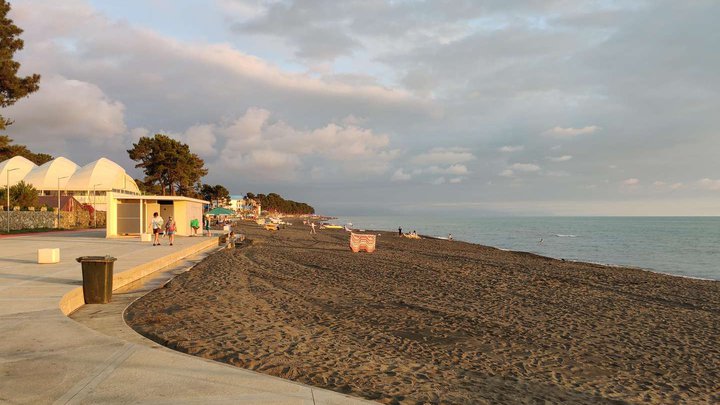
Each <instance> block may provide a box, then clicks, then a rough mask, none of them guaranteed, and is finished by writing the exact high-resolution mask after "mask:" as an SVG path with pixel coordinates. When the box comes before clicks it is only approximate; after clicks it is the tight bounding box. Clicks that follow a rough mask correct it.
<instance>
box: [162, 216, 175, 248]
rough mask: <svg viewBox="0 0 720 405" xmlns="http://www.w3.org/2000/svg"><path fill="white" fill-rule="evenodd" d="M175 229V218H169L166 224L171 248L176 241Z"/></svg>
mask: <svg viewBox="0 0 720 405" xmlns="http://www.w3.org/2000/svg"><path fill="white" fill-rule="evenodd" d="M175 229H176V226H175V220H174V219H173V217H168V220H167V223H166V224H165V233H167V234H168V237H169V238H170V246H172V245H173V242H174V241H175Z"/></svg>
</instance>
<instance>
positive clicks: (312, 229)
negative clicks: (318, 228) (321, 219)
mask: <svg viewBox="0 0 720 405" xmlns="http://www.w3.org/2000/svg"><path fill="white" fill-rule="evenodd" d="M314 233H317V232H315V222H311V223H310V234H311V235H312V234H314Z"/></svg>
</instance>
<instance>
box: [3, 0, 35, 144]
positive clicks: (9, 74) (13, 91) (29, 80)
mask: <svg viewBox="0 0 720 405" xmlns="http://www.w3.org/2000/svg"><path fill="white" fill-rule="evenodd" d="M8 12H10V3H8V2H7V1H5V0H0V108H5V107H8V106H11V105H13V104H15V102H16V101H18V100H19V99H21V98H23V97H27V96H28V95H29V94H30V93H33V92H35V91H37V90H38V89H39V88H40V86H39V85H38V83H39V82H40V75H38V74H32V75H30V76H26V77H18V76H17V73H18V69H20V63H18V62H16V61H15V60H13V57H14V56H15V52H17V51H19V50H21V49H23V46H24V45H25V44H24V42H23V40H22V39H20V38H19V36H20V34H22V32H23V30H22V29H20V27H18V26H17V25H15V24H14V23H13V20H11V19H9V18H8ZM12 122H13V121H12V120H11V119H8V118H5V117H3V116H2V115H0V130H4V129H5V128H6V127H7V126H8V125H10V124H12Z"/></svg>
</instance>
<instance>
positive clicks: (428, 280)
mask: <svg viewBox="0 0 720 405" xmlns="http://www.w3.org/2000/svg"><path fill="white" fill-rule="evenodd" d="M238 231H239V232H241V233H244V234H246V235H247V237H248V239H249V242H248V243H245V244H244V245H243V246H241V247H238V248H236V249H232V250H224V251H222V252H219V253H217V254H215V255H212V256H210V257H208V258H207V259H205V260H204V261H203V262H202V263H200V264H199V265H197V266H196V267H195V268H194V269H193V270H192V271H189V272H187V273H184V274H182V275H180V276H178V277H177V278H175V279H174V280H172V281H171V282H170V283H169V284H167V285H166V286H165V287H164V288H161V289H158V290H156V291H153V292H151V293H150V294H148V295H147V296H145V297H144V298H142V299H140V300H139V301H137V302H136V303H134V304H133V305H132V306H131V307H130V308H129V309H128V311H127V312H126V314H125V316H126V320H127V322H128V324H130V325H131V326H132V327H133V328H135V329H136V330H137V331H138V332H140V333H142V334H143V335H145V336H147V337H149V338H151V339H153V340H155V341H157V342H159V343H161V344H164V345H167V346H169V347H171V348H174V349H176V350H179V351H182V352H186V353H189V354H193V355H197V356H202V357H206V358H209V359H214V360H217V361H222V362H226V363H229V364H232V365H236V366H238V367H243V368H248V369H251V370H256V371H258V372H261V373H266V374H271V375H274V376H279V377H282V378H287V379H291V380H295V381H299V382H302V383H307V384H310V385H314V386H318V387H323V388H328V389H332V390H336V391H340V392H343V393H348V394H351V395H356V396H360V397H365V398H368V399H372V400H376V401H379V402H382V403H403V404H417V403H458V404H485V403H487V404H496V403H501V404H516V403H520V404H525V403H527V404H535V403H559V402H563V403H583V404H598V403H599V404H602V403H703V404H704V403H718V402H720V282H713V281H703V280H694V279H687V278H679V277H671V276H666V275H661V274H655V273H651V272H647V271H642V270H637V269H625V268H614V267H605V266H600V265H594V264H587V263H577V262H569V261H562V260H555V259H549V258H544V257H540V256H536V255H532V254H527V253H516V252H506V251H502V250H498V249H494V248H490V247H484V246H480V245H474V244H469V243H464V242H459V241H452V242H450V241H444V240H434V239H422V240H410V239H406V238H400V237H398V236H397V235H396V234H394V233H389V232H377V233H378V234H379V235H380V236H378V249H377V251H376V252H375V253H372V254H367V253H357V254H354V253H352V252H351V251H350V249H349V248H348V234H347V233H346V232H344V231H341V230H332V231H331V230H321V231H318V234H317V235H310V234H309V229H308V228H307V227H304V226H302V225H300V224H296V225H294V226H291V227H287V228H286V229H281V230H279V231H278V232H274V233H271V232H269V231H265V230H263V229H261V228H260V227H258V226H257V225H254V224H243V225H241V226H240V227H239V228H238Z"/></svg>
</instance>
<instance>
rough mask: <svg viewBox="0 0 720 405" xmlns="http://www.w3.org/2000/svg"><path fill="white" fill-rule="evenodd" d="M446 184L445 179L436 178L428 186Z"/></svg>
mask: <svg viewBox="0 0 720 405" xmlns="http://www.w3.org/2000/svg"><path fill="white" fill-rule="evenodd" d="M446 182H447V180H446V179H445V177H438V178H436V179H434V180H433V181H431V182H430V184H432V185H435V186H439V185H441V184H445V183H446Z"/></svg>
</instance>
